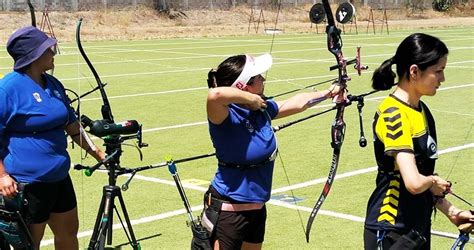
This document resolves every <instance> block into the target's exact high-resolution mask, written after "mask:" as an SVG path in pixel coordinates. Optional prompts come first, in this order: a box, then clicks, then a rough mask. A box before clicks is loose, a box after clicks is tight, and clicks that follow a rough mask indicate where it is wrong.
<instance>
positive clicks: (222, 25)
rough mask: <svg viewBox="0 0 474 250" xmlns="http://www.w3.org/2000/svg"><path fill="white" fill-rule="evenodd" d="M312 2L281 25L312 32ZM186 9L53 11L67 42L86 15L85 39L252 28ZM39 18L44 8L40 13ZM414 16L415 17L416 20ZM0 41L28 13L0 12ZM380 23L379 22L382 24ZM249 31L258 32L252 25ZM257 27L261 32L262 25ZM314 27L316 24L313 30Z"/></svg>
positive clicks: (467, 14) (363, 17)
mask: <svg viewBox="0 0 474 250" xmlns="http://www.w3.org/2000/svg"><path fill="white" fill-rule="evenodd" d="M310 7H311V6H306V7H305V8H298V9H283V10H282V11H281V12H280V14H279V16H278V25H277V28H279V29H283V30H284V32H286V33H305V32H306V33H307V32H311V30H310V25H311V24H310V22H309V18H308V10H309V9H310ZM357 12H358V14H357V23H358V28H359V30H361V31H362V32H365V29H366V27H367V24H368V22H367V18H368V16H369V15H368V13H369V9H368V8H360V9H358V10H357ZM183 13H184V14H182V13H178V12H171V13H168V14H163V13H159V12H157V11H155V10H153V9H148V8H144V7H143V8H138V9H124V10H107V11H104V10H102V11H87V12H74V13H71V12H50V13H49V16H50V20H51V23H52V25H53V28H54V32H55V34H56V37H57V38H58V39H59V40H60V41H63V42H66V41H73V40H74V32H75V27H76V22H77V20H78V19H79V18H80V17H83V18H84V23H83V29H82V38H83V40H126V39H152V38H166V37H198V36H207V37H212V36H228V35H244V34H247V32H248V24H249V17H250V9H249V8H245V7H238V8H235V9H233V10H230V11H221V10H213V11H210V10H193V11H185V12H183ZM387 15H388V22H389V27H390V29H391V30H395V29H402V28H407V26H408V25H409V26H419V27H433V26H453V25H474V17H473V16H474V11H473V9H472V7H471V6H466V7H464V8H463V9H462V10H460V9H454V10H452V11H451V12H449V13H440V12H434V11H432V10H425V11H423V12H417V13H409V12H407V11H406V10H389V11H387ZM36 16H37V17H36V18H37V22H38V23H40V21H41V16H42V13H41V12H39V11H38V12H36ZM276 16H277V13H276V10H270V9H269V10H264V17H265V25H266V27H267V28H273V27H274V26H275V19H276ZM381 18H382V12H381V11H375V19H376V20H377V19H379V20H381ZM415 20H416V21H415ZM0 22H1V23H2V25H1V26H0V42H1V43H2V44H5V41H6V40H7V39H8V36H9V35H10V34H11V32H12V31H14V30H15V29H17V28H19V27H20V26H24V25H29V24H30V16H29V12H26V11H25V12H0ZM380 24H381V22H378V25H380ZM251 32H255V31H254V30H251ZM259 32H263V27H262V24H261V28H260V29H259ZM313 32H314V29H313Z"/></svg>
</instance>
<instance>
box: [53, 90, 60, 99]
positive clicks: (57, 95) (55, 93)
mask: <svg viewBox="0 0 474 250" xmlns="http://www.w3.org/2000/svg"><path fill="white" fill-rule="evenodd" d="M53 93H54V95H55V96H56V97H57V98H60V99H61V94H59V91H57V90H54V91H53Z"/></svg>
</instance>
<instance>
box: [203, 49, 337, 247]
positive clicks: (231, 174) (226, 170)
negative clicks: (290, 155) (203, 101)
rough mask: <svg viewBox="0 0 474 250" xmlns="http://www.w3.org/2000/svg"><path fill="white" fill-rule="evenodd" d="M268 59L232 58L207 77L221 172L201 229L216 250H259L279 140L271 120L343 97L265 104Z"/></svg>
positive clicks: (333, 90) (329, 93)
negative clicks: (207, 235) (207, 234)
mask: <svg viewBox="0 0 474 250" xmlns="http://www.w3.org/2000/svg"><path fill="white" fill-rule="evenodd" d="M271 65H272V57H271V55H270V54H265V55H261V56H258V57H253V56H251V55H238V56H232V57H229V58H227V59H226V60H224V61H223V62H222V63H221V64H220V65H219V66H218V68H217V69H212V70H211V71H209V73H208V87H209V88H210V91H209V94H208V96H207V117H208V123H209V133H210V135H211V139H212V143H213V146H214V148H215V150H216V156H217V160H218V169H217V172H216V174H215V177H214V179H213V180H212V182H211V186H210V187H209V190H208V192H206V194H205V197H204V205H205V209H204V211H203V217H202V223H203V226H204V227H206V229H207V230H208V231H209V232H210V238H211V245H212V246H213V247H214V249H261V247H262V243H263V240H264V234H265V221H266V208H265V202H267V201H268V200H269V199H270V192H271V186H272V175H273V166H274V159H275V157H276V155H277V148H278V147H277V141H276V138H275V135H274V132H273V130H272V127H271V120H273V119H277V118H282V117H286V116H289V115H293V114H296V113H299V112H302V111H304V110H306V109H307V108H308V107H310V106H312V105H315V104H317V103H319V102H321V101H323V100H325V99H327V98H330V97H334V96H336V95H338V96H343V93H342V94H341V95H339V92H340V87H339V86H336V85H331V87H330V88H329V89H328V90H325V91H315V92H308V93H300V94H297V95H295V96H294V97H292V98H290V99H288V100H285V101H275V100H272V99H266V98H265V96H264V95H263V92H264V81H265V78H264V77H263V76H262V75H261V74H263V73H264V72H266V71H267V70H268V69H269V68H270V67H271Z"/></svg>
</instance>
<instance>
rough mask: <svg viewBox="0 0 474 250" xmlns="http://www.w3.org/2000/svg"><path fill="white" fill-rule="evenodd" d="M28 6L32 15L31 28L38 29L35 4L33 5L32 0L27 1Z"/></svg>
mask: <svg viewBox="0 0 474 250" xmlns="http://www.w3.org/2000/svg"><path fill="white" fill-rule="evenodd" d="M26 3H27V4H28V8H29V9H30V14H31V26H33V27H36V15H35V7H33V4H32V3H31V1H30V0H28V1H26Z"/></svg>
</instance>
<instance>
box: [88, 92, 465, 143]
mask: <svg viewBox="0 0 474 250" xmlns="http://www.w3.org/2000/svg"><path fill="white" fill-rule="evenodd" d="M473 86H474V84H472V83H470V84H463V85H457V86H450V87H442V88H439V89H438V91H443V90H450V89H458V88H466V87H473ZM385 97H386V96H379V97H371V98H366V99H365V100H366V101H376V100H381V99H384V98H385ZM109 99H111V98H109ZM332 106H334V104H324V105H317V106H314V107H311V108H309V109H310V110H311V109H323V108H330V107H332ZM433 110H435V109H433ZM436 111H439V112H445V113H452V114H459V115H463V116H472V115H471V114H462V113H457V112H449V111H441V110H436ZM206 124H207V121H201V122H191V123H184V124H178V125H171V126H166V127H158V128H149V129H144V130H143V131H142V132H143V133H150V132H156V131H162V130H168V129H177V128H186V127H193V126H201V125H206ZM91 139H93V140H97V139H98V138H97V137H95V136H91Z"/></svg>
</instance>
